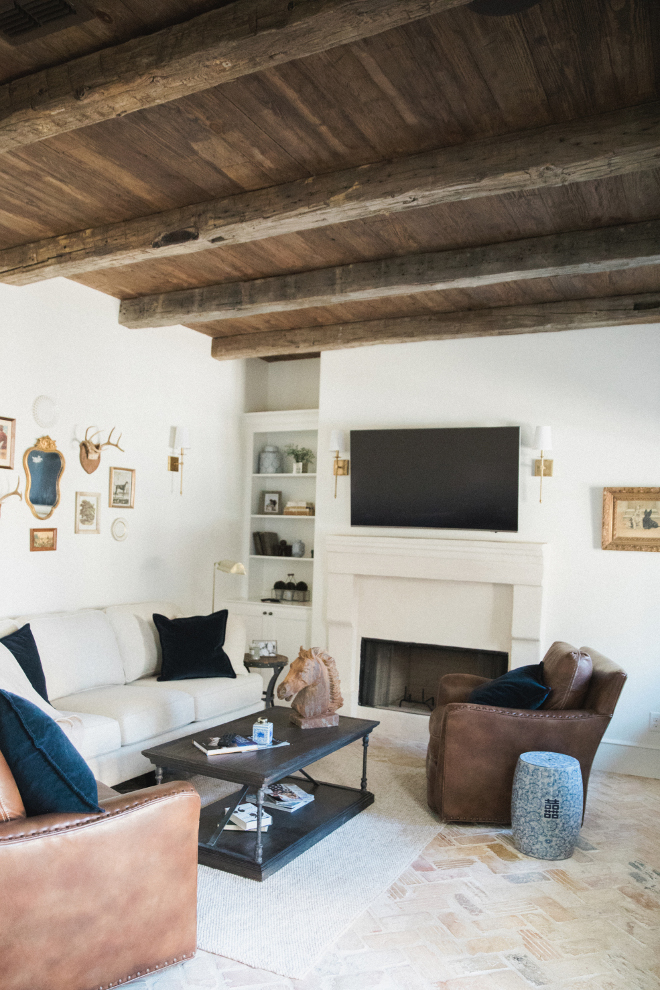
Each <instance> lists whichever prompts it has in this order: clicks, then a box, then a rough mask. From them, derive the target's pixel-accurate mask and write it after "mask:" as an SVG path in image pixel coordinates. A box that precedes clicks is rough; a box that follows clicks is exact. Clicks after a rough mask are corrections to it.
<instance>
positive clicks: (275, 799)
mask: <svg viewBox="0 0 660 990" xmlns="http://www.w3.org/2000/svg"><path fill="white" fill-rule="evenodd" d="M313 800H314V795H313V794H309V793H308V792H307V791H304V790H303V789H302V787H298V786H297V784H269V786H268V787H266V788H265V795H264V807H266V808H277V810H278V811H298V809H299V808H304V806H305V805H306V804H310V803H311V802H312V801H313Z"/></svg>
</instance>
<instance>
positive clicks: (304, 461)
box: [284, 444, 314, 474]
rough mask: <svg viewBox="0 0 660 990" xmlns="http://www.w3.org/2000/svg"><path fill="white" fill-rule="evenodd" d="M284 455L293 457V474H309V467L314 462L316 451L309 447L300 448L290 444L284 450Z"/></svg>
mask: <svg viewBox="0 0 660 990" xmlns="http://www.w3.org/2000/svg"><path fill="white" fill-rule="evenodd" d="M284 453H285V454H288V456H289V457H293V471H292V474H307V465H308V464H309V463H310V461H313V460H314V451H313V450H310V449H309V447H299V446H298V445H297V444H290V445H289V446H288V447H285V448H284Z"/></svg>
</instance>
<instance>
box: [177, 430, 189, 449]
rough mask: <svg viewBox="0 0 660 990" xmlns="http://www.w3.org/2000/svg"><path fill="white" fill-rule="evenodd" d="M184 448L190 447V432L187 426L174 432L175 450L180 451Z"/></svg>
mask: <svg viewBox="0 0 660 990" xmlns="http://www.w3.org/2000/svg"><path fill="white" fill-rule="evenodd" d="M182 447H183V448H187V447H190V431H189V430H188V427H187V426H177V428H176V430H175V431H174V448H175V450H180V449H181V448H182Z"/></svg>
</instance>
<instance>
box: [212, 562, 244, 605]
mask: <svg viewBox="0 0 660 990" xmlns="http://www.w3.org/2000/svg"><path fill="white" fill-rule="evenodd" d="M216 571H222V573H223V574H245V566H244V565H243V564H241V562H240V560H216V562H215V564H214V565H213V600H212V602H211V611H212V612H215V573H216Z"/></svg>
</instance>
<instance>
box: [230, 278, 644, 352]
mask: <svg viewBox="0 0 660 990" xmlns="http://www.w3.org/2000/svg"><path fill="white" fill-rule="evenodd" d="M658 322H660V291H659V292H657V293H655V294H651V293H644V294H640V295H633V296H612V297H608V298H604V299H578V300H570V301H566V302H555V303H539V304H534V305H527V306H503V307H502V308H498V309H484V310H468V311H465V312H457V313H456V312H455V313H434V314H430V315H425V316H406V317H402V318H399V319H383V320H367V321H365V322H361V323H334V324H332V325H331V326H324V327H305V328H303V329H298V330H270V331H267V332H264V333H245V334H240V335H237V336H232V337H214V339H213V342H212V345H211V353H212V355H213V357H214V358H216V360H218V361H233V360H236V359H237V358H252V357H261V358H276V357H277V356H278V355H287V356H288V357H305V356H306V355H307V354H317V353H318V352H319V351H336V350H342V349H344V348H347V347H365V346H368V345H373V344H406V343H413V342H415V341H424V340H455V339H459V338H462V337H499V336H505V335H507V334H521V333H553V332H557V331H559V330H587V329H589V328H593V327H613V326H625V325H627V324H637V323H658Z"/></svg>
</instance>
